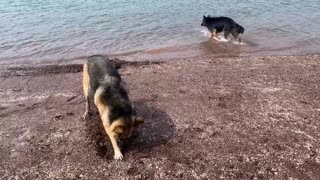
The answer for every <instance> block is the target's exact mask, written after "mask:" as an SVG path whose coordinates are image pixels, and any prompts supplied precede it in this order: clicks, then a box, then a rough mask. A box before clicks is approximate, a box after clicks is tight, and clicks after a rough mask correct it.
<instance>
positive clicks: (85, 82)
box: [82, 63, 91, 120]
mask: <svg viewBox="0 0 320 180" xmlns="http://www.w3.org/2000/svg"><path fill="white" fill-rule="evenodd" d="M82 78H83V79H82V85H83V94H84V97H85V99H86V110H85V112H84V114H83V116H82V119H83V120H86V119H87V118H88V117H89V112H90V110H91V108H90V102H89V98H91V94H90V77H89V72H88V64H87V63H85V64H84V65H83V77H82ZM89 95H90V97H89Z"/></svg>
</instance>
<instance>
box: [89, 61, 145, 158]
mask: <svg viewBox="0 0 320 180" xmlns="http://www.w3.org/2000/svg"><path fill="white" fill-rule="evenodd" d="M83 91H84V96H85V99H86V110H85V113H84V115H83V119H88V117H89V112H90V110H91V103H92V102H93V103H94V104H95V105H96V107H97V108H98V111H99V114H100V118H101V120H102V124H103V127H104V129H105V131H106V133H107V134H108V136H109V138H110V140H111V143H112V147H113V150H114V159H118V160H121V159H122V158H123V155H122V153H121V150H120V147H119V144H120V143H122V142H121V141H123V140H125V139H128V138H129V137H131V135H132V132H133V130H134V128H136V127H137V126H138V125H139V124H141V123H143V122H144V120H143V119H142V118H141V117H136V116H135V115H134V113H133V108H132V104H131V102H130V100H129V97H128V93H127V91H126V89H125V87H124V82H123V81H122V80H121V77H120V74H119V73H118V71H117V69H116V68H115V67H114V65H113V64H112V62H111V61H110V60H109V59H108V58H107V57H104V56H92V57H89V58H88V60H87V61H86V62H85V64H84V65H83Z"/></svg>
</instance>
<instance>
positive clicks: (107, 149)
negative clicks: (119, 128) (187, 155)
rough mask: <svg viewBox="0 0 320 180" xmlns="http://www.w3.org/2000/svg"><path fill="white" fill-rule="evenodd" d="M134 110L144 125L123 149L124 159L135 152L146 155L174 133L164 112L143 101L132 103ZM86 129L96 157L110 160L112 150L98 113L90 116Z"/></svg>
mask: <svg viewBox="0 0 320 180" xmlns="http://www.w3.org/2000/svg"><path fill="white" fill-rule="evenodd" d="M134 108H135V110H136V112H137V115H138V116H141V117H143V118H144V123H143V124H142V125H140V126H139V127H138V128H137V129H135V131H134V133H133V135H132V137H131V139H130V141H129V142H128V143H127V144H126V145H125V146H124V147H123V149H122V152H123V154H124V156H125V157H126V156H129V157H131V154H133V153H134V154H136V153H137V152H138V153H139V154H140V155H142V154H146V153H148V152H150V151H152V149H153V148H155V147H158V146H161V145H163V144H166V142H168V141H169V140H170V139H172V138H173V136H174V133H175V125H174V123H173V121H172V119H171V118H170V117H169V115H168V114H167V113H166V112H164V111H162V110H160V109H157V108H154V107H153V106H151V105H147V104H146V103H145V101H144V100H140V101H136V102H134ZM86 129H87V132H86V133H87V135H88V137H89V141H91V143H93V145H94V149H95V150H96V153H97V155H98V156H100V157H101V158H107V159H111V158H112V157H113V148H112V145H111V143H110V140H109V138H108V136H107V134H106V132H105V130H104V128H103V125H102V122H101V120H100V117H99V115H98V113H95V114H93V115H91V116H90V119H89V120H87V121H86ZM142 156H143V155H142Z"/></svg>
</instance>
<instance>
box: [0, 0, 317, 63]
mask: <svg viewBox="0 0 320 180" xmlns="http://www.w3.org/2000/svg"><path fill="white" fill-rule="evenodd" d="M319 9H320V1H319V0H307V1H298V0H286V1H277V2H272V1H266V0H255V1H253V0H248V1H241V0H228V1H225V0H223V1H222V0H216V1H209V0H200V1H199V0H197V1H196V0H185V1H168V0H166V1H164V0H148V1H141V0H108V1H107V0H92V1H89V0H66V1H65V0H55V1H49V0H28V1H26V0H1V1H0V35H1V36H0V63H3V62H44V61H57V60H63V59H77V58H81V57H85V56H89V55H93V54H109V55H115V56H121V57H124V58H128V59H133V60H138V59H150V58H152V59H157V58H168V57H179V56H193V55H208V54H210V55H235V56H238V55H250V54H258V55H283V54H284V55H285V54H306V53H319V47H320V38H319V37H320V31H319V29H320V11H319ZM208 14H211V15H215V16H220V15H221V16H229V17H232V18H233V19H234V20H235V21H236V22H238V23H239V24H241V25H242V26H243V27H245V33H244V35H243V39H244V44H243V45H237V44H234V43H232V42H218V43H217V42H216V41H214V40H211V39H210V37H209V33H208V32H207V30H206V29H205V28H203V27H201V26H200V23H201V21H202V15H208Z"/></svg>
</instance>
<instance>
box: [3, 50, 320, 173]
mask: <svg viewBox="0 0 320 180" xmlns="http://www.w3.org/2000/svg"><path fill="white" fill-rule="evenodd" d="M118 64H119V65H121V69H120V72H121V75H122V77H123V78H124V80H126V81H127V83H128V86H129V89H130V97H131V99H132V101H133V102H134V105H135V108H136V109H137V112H138V114H139V115H141V116H143V117H144V118H145V124H144V125H143V126H141V128H139V129H138V131H137V132H136V134H135V136H134V138H133V139H132V142H131V143H130V144H128V145H127V148H126V150H125V154H124V156H125V158H124V160H123V161H121V162H119V161H114V160H113V159H112V157H113V151H112V149H111V146H110V143H109V141H108V138H106V136H105V133H104V132H103V129H102V128H101V122H100V120H99V117H98V115H97V114H95V115H93V116H91V119H90V120H88V121H82V120H81V116H82V114H83V112H84V104H85V103H84V98H83V95H82V88H81V71H82V66H81V64H69V65H33V66H23V65H17V66H14V65H9V66H4V65H3V66H0V144H1V146H0V161H1V162H0V164H1V166H0V179H61V178H63V179H109V178H111V179H270V178H274V179H289V178H290V177H292V178H297V179H320V172H319V169H320V134H319V129H320V91H319V85H320V56H319V55H310V56H282V57H240V58H214V57H201V58H185V59H176V60H172V61H168V62H165V61H161V62H137V63H133V62H131V63H129V62H120V63H118Z"/></svg>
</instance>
